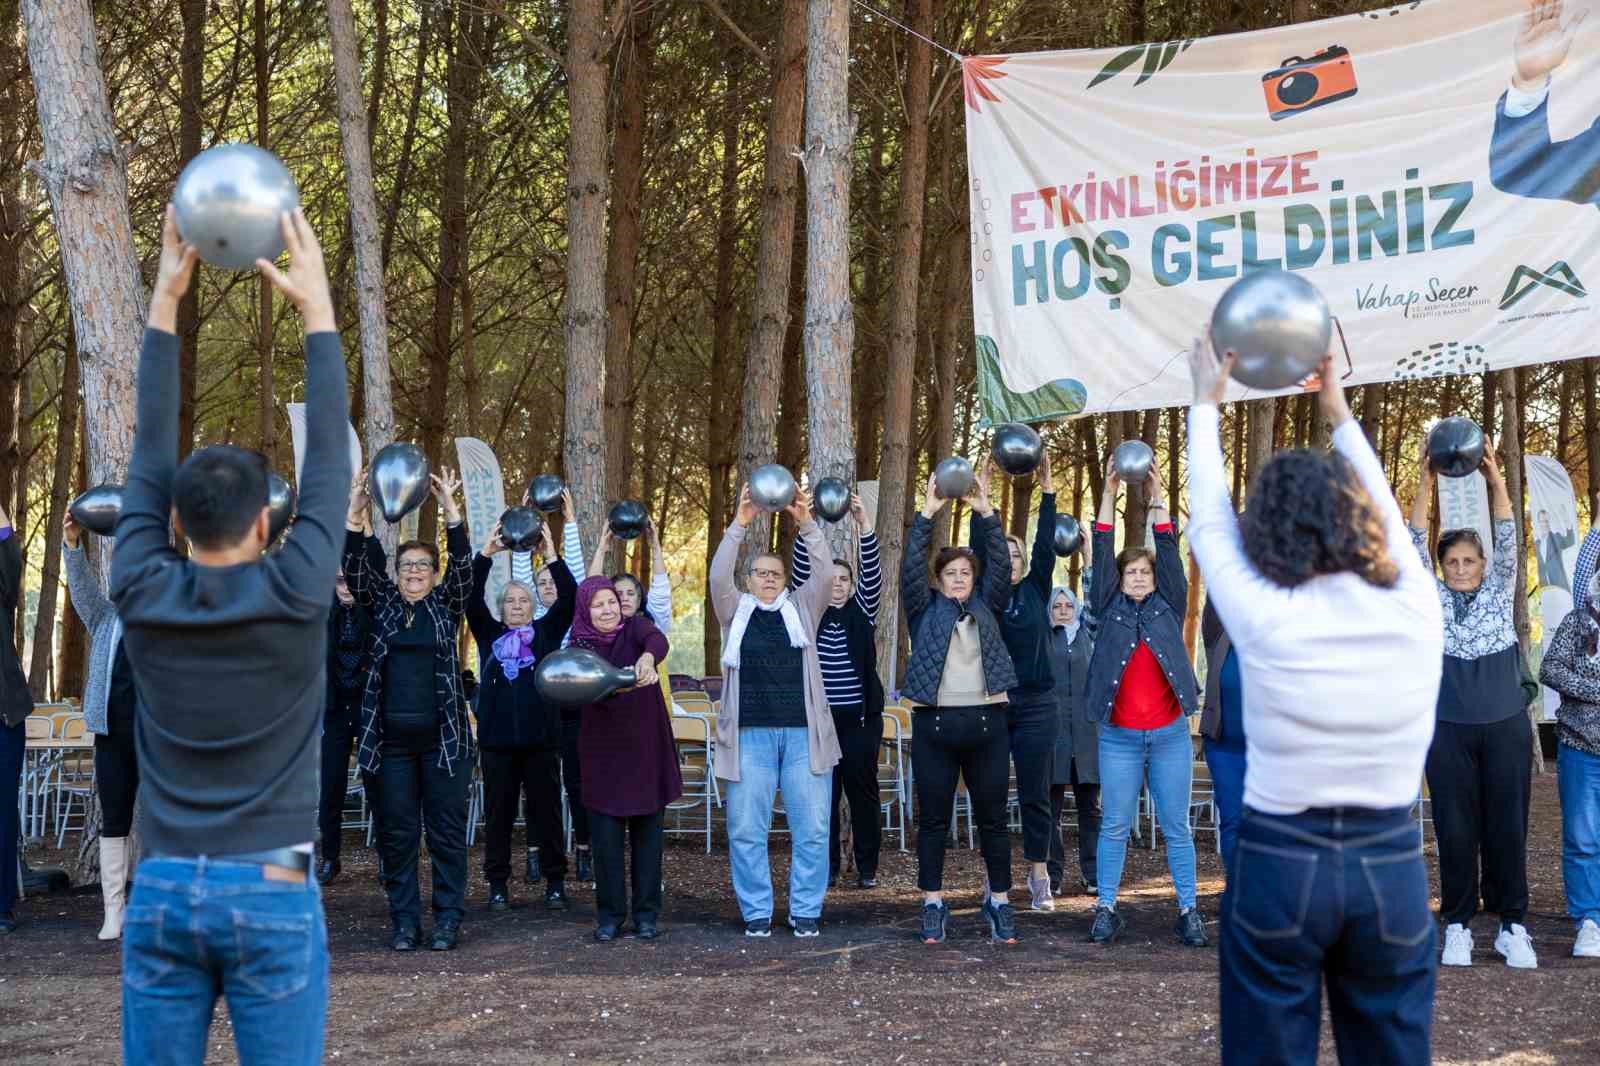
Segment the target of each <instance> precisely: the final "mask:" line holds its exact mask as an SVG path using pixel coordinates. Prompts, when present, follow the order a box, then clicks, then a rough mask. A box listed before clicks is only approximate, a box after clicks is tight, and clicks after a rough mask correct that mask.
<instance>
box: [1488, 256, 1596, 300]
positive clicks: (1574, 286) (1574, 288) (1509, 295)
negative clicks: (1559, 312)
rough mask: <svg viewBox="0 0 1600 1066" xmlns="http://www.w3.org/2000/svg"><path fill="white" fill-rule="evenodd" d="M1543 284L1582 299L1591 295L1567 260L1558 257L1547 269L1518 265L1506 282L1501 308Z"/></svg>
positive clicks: (1501, 298)
mask: <svg viewBox="0 0 1600 1066" xmlns="http://www.w3.org/2000/svg"><path fill="white" fill-rule="evenodd" d="M1541 285H1543V286H1545V287H1547V288H1551V289H1555V290H1556V291H1557V292H1564V293H1566V294H1567V295H1568V296H1576V297H1578V298H1580V299H1581V298H1583V297H1585V296H1588V295H1589V293H1588V290H1586V289H1585V288H1584V287H1583V282H1582V281H1581V280H1579V278H1578V275H1577V274H1576V273H1574V272H1573V269H1572V268H1571V267H1570V266H1568V265H1567V263H1566V261H1565V260H1561V259H1558V260H1556V261H1555V262H1554V263H1551V264H1550V266H1549V268H1547V269H1545V270H1538V269H1535V268H1534V267H1531V266H1526V265H1523V266H1519V267H1517V269H1516V270H1514V271H1513V272H1512V274H1511V280H1510V281H1508V282H1506V291H1505V293H1504V295H1502V296H1501V297H1500V310H1502V311H1504V310H1506V309H1508V308H1510V307H1512V306H1513V305H1515V304H1516V303H1518V302H1519V301H1520V300H1521V299H1522V298H1523V297H1524V296H1526V295H1528V294H1529V293H1530V292H1532V291H1533V290H1534V289H1536V288H1538V287H1539V286H1541Z"/></svg>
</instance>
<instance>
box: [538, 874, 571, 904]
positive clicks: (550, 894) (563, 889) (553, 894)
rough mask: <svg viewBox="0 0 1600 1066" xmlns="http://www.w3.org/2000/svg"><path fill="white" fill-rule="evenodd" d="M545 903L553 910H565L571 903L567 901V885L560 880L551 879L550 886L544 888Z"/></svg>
mask: <svg viewBox="0 0 1600 1066" xmlns="http://www.w3.org/2000/svg"><path fill="white" fill-rule="evenodd" d="M544 905H545V907H546V908H548V909H550V910H553V911H564V910H566V909H567V908H568V907H570V906H571V904H570V903H569V902H568V901H567V886H566V885H564V884H562V883H561V882H560V881H551V882H550V887H549V888H547V889H545V890H544Z"/></svg>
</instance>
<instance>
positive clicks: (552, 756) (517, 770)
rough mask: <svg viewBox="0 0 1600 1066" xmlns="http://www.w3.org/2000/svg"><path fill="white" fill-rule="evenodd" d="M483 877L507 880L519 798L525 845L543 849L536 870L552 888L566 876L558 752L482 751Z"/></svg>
mask: <svg viewBox="0 0 1600 1066" xmlns="http://www.w3.org/2000/svg"><path fill="white" fill-rule="evenodd" d="M478 758H479V765H480V766H481V767H482V768H483V807H484V821H485V823H486V824H485V826H484V833H483V877H484V880H486V881H488V882H489V883H490V884H491V885H492V884H496V883H500V884H503V883H505V882H506V881H509V880H510V879H511V827H512V825H513V824H514V823H515V822H516V820H517V800H518V799H519V798H520V797H522V796H526V797H527V799H528V806H527V815H528V827H527V839H528V846H529V847H536V848H539V849H541V851H542V853H543V854H542V855H541V856H540V862H541V866H540V869H541V871H542V872H543V873H544V875H545V876H546V877H548V878H550V883H551V884H555V883H557V882H559V881H561V880H562V879H563V878H565V877H566V875H567V852H566V846H567V842H566V841H565V840H564V839H563V837H562V832H561V752H560V751H559V750H557V749H556V748H484V749H483V750H482V751H481V752H480V753H479V756H478Z"/></svg>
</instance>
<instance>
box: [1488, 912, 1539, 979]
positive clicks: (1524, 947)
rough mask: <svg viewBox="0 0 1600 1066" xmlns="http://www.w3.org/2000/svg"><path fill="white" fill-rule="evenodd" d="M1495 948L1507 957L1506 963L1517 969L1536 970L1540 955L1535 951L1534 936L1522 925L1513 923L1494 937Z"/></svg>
mask: <svg viewBox="0 0 1600 1066" xmlns="http://www.w3.org/2000/svg"><path fill="white" fill-rule="evenodd" d="M1494 949H1495V950H1496V951H1498V952H1499V953H1500V954H1502V955H1504V956H1505V957H1506V965H1507V966H1510V967H1512V968H1513V969H1517V970H1536V969H1538V968H1539V956H1537V955H1535V954H1534V953H1533V937H1531V936H1529V935H1528V931H1527V930H1526V929H1524V928H1523V927H1522V926H1520V925H1517V924H1516V923H1512V926H1511V928H1510V929H1502V930H1500V935H1499V936H1497V937H1495V938H1494Z"/></svg>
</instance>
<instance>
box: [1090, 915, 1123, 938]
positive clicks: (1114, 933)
mask: <svg viewBox="0 0 1600 1066" xmlns="http://www.w3.org/2000/svg"><path fill="white" fill-rule="evenodd" d="M1126 928H1128V920H1127V919H1126V918H1124V917H1123V916H1122V915H1120V914H1118V913H1117V912H1116V910H1115V909H1114V908H1111V907H1096V908H1095V909H1094V924H1093V925H1092V926H1090V927H1089V939H1090V940H1092V941H1094V942H1095V943H1096V944H1110V943H1113V942H1115V940H1116V939H1117V937H1119V936H1121V935H1122V931H1123V930H1124V929H1126Z"/></svg>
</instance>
